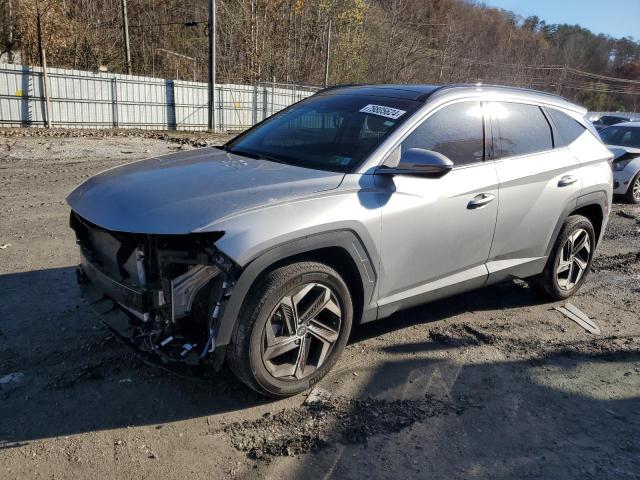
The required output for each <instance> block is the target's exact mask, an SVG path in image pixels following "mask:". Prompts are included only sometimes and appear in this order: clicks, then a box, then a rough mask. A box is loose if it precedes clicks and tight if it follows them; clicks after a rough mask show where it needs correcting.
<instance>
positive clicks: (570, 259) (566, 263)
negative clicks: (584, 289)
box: [556, 228, 591, 290]
mask: <svg viewBox="0 0 640 480" xmlns="http://www.w3.org/2000/svg"><path fill="white" fill-rule="evenodd" d="M590 258H591V238H590V237H589V233H587V231H586V230H585V229H583V228H579V229H577V230H575V231H574V232H572V233H571V235H569V238H567V241H566V242H565V244H564V245H563V246H562V250H561V251H560V255H559V258H558V268H557V269H556V280H557V282H558V286H559V287H560V288H561V289H562V290H571V289H572V288H573V287H575V285H576V284H577V283H578V282H579V281H580V279H581V278H582V277H583V276H584V274H585V272H586V271H587V266H588V265H589V259H590Z"/></svg>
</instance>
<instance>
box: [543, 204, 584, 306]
mask: <svg viewBox="0 0 640 480" xmlns="http://www.w3.org/2000/svg"><path fill="white" fill-rule="evenodd" d="M595 246H596V244H595V232H594V229H593V225H592V224H591V222H590V221H589V219H588V218H586V217H583V216H582V215H572V216H570V217H569V218H567V220H566V222H565V223H564V225H563V226H562V229H561V230H560V233H559V235H558V238H557V239H556V243H555V244H554V246H553V249H552V250H551V254H550V255H549V259H548V260H547V264H546V266H545V268H544V271H543V272H542V273H541V274H540V275H537V276H535V277H533V278H532V279H531V281H530V284H531V286H532V287H534V288H535V289H536V290H537V291H538V292H540V293H542V294H543V295H544V296H546V297H548V298H550V299H551V300H563V299H565V298H569V297H570V296H571V295H573V294H574V293H576V292H577V291H578V289H579V288H580V286H581V285H582V284H583V283H584V281H585V279H586V276H587V273H588V272H589V270H590V269H591V261H592V260H593V253H594V251H595Z"/></svg>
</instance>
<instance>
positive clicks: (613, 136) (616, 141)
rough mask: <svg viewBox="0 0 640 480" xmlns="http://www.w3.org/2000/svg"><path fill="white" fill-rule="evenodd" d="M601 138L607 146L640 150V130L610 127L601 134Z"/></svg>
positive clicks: (636, 128)
mask: <svg viewBox="0 0 640 480" xmlns="http://www.w3.org/2000/svg"><path fill="white" fill-rule="evenodd" d="M600 138H602V141H603V142H604V143H605V144H607V145H619V146H621V147H632V148H640V128H638V127H609V128H605V129H604V130H603V131H601V132H600Z"/></svg>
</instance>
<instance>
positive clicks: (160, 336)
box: [70, 212, 239, 368]
mask: <svg viewBox="0 0 640 480" xmlns="http://www.w3.org/2000/svg"><path fill="white" fill-rule="evenodd" d="M70 225H71V228H72V229H73V230H74V231H75V233H76V239H77V243H78V245H79V247H80V257H81V262H80V265H79V266H78V270H77V273H78V283H79V284H80V286H81V290H82V294H83V296H84V297H85V298H86V299H87V301H88V302H89V303H90V304H91V305H92V306H93V307H94V309H95V310H96V311H97V312H98V313H99V314H100V315H101V317H102V320H103V321H104V322H105V324H107V326H108V327H109V328H110V329H111V330H113V331H114V332H115V333H116V334H117V335H118V336H119V337H120V338H121V339H123V340H125V341H126V342H127V343H129V344H130V345H131V346H133V347H135V349H136V350H138V351H139V352H141V353H142V354H143V356H144V357H145V359H147V360H151V361H153V362H154V363H160V364H162V365H164V366H167V367H171V366H178V365H191V366H195V365H199V364H202V363H205V362H206V363H211V364H213V366H214V367H216V368H217V367H219V366H220V364H221V363H222V360H223V359H224V350H223V349H219V350H216V333H217V331H218V328H219V320H220V318H221V317H222V313H223V311H224V308H225V306H226V303H227V301H228V299H229V297H230V296H231V292H232V291H233V287H234V285H235V282H236V280H237V278H238V274H239V268H238V266H237V265H236V264H235V263H234V262H233V261H231V260H230V259H229V258H228V257H226V256H225V255H224V254H223V253H222V252H220V251H219V250H218V249H217V248H216V247H215V242H216V241H217V240H218V239H219V238H220V237H221V236H222V235H223V234H222V232H213V233H202V234H188V235H148V234H133V233H123V232H113V231H109V230H105V229H103V228H101V227H99V226H97V225H94V224H92V223H91V222H89V221H87V220H85V219H83V218H82V217H80V216H79V215H78V214H76V213H75V212H71V219H70Z"/></svg>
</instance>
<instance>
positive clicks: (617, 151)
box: [607, 145, 640, 162]
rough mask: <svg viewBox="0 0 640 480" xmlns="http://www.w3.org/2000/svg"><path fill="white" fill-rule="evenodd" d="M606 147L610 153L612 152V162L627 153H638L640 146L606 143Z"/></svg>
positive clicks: (639, 153) (639, 152)
mask: <svg viewBox="0 0 640 480" xmlns="http://www.w3.org/2000/svg"><path fill="white" fill-rule="evenodd" d="M607 148H608V149H609V151H610V152H611V153H613V161H614V162H615V161H616V160H618V159H619V158H620V157H622V156H623V155H626V154H627V153H629V154H632V155H636V154H637V155H640V148H633V147H621V146H618V145H607Z"/></svg>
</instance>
